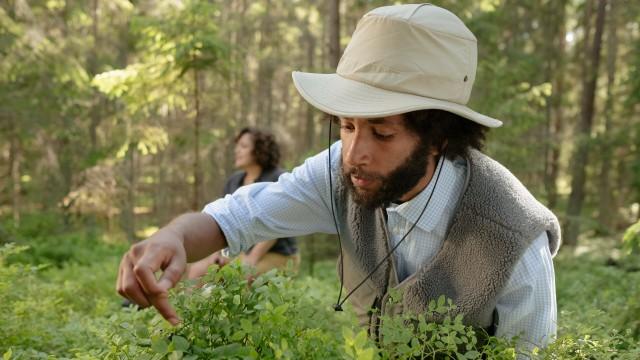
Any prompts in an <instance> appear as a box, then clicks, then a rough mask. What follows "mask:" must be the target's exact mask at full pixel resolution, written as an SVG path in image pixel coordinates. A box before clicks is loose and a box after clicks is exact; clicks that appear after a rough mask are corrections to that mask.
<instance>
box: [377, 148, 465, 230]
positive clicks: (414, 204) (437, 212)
mask: <svg viewBox="0 0 640 360" xmlns="http://www.w3.org/2000/svg"><path fill="white" fill-rule="evenodd" d="M456 162H457V160H456ZM456 166H459V165H458V164H457V163H456V164H454V162H452V161H451V160H449V159H446V158H444V159H441V161H439V162H438V166H437V167H436V169H435V171H434V173H433V174H434V175H433V177H432V178H431V180H430V181H429V184H428V185H427V186H426V187H425V188H424V189H423V190H422V191H421V192H420V193H419V194H418V195H416V196H415V197H414V198H413V199H411V200H409V201H407V202H404V203H402V204H400V205H391V207H389V208H387V211H391V212H393V211H395V212H396V213H397V214H398V215H399V216H401V217H403V218H404V219H405V220H406V221H407V222H409V223H414V222H415V220H416V219H417V218H418V216H420V213H421V212H422V210H423V208H424V206H425V204H426V203H427V201H429V197H430V196H431V193H432V192H433V196H431V200H430V201H429V204H428V206H427V208H426V210H425V211H424V214H422V217H420V220H419V221H418V223H417V224H416V226H417V227H419V228H420V229H421V230H423V231H426V232H431V231H433V230H434V229H435V227H436V225H438V224H439V223H440V221H442V220H443V217H445V216H446V217H447V219H446V220H449V218H451V217H452V216H453V214H450V213H449V212H447V211H446V208H447V204H448V202H449V201H451V200H452V199H457V197H455V198H454V195H457V194H453V191H454V189H455V183H456V181H457V180H458V178H459V176H461V175H460V172H459V171H457V170H459V169H456ZM440 168H442V171H441V174H440V177H439V178H438V180H437V185H436V178H437V177H438V171H440ZM434 186H436V188H435V191H434Z"/></svg>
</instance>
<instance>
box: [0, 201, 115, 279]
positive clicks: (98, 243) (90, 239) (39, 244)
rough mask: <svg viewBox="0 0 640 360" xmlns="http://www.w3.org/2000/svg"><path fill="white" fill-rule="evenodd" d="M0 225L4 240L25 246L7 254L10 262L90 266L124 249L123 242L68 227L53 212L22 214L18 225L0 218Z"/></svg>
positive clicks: (58, 265)
mask: <svg viewBox="0 0 640 360" xmlns="http://www.w3.org/2000/svg"><path fill="white" fill-rule="evenodd" d="M0 226H1V227H3V228H4V229H6V235H5V236H6V237H7V238H8V239H11V241H13V242H16V243H17V244H18V245H28V248H26V249H24V250H23V251H20V252H19V253H17V254H14V255H13V256H12V257H11V261H12V262H21V263H26V264H31V265H34V266H40V265H52V266H55V267H63V266H65V265H69V264H80V265H90V264H93V263H95V262H96V261H101V260H103V259H104V258H105V257H108V256H114V255H116V254H121V253H122V252H123V251H124V249H125V247H124V246H125V245H124V244H108V243H106V242H104V241H102V240H101V239H100V234H99V233H97V232H92V231H87V230H77V229H74V230H71V229H69V228H70V225H68V224H65V220H64V218H63V217H62V216H60V215H59V214H56V213H54V212H43V213H36V214H29V215H25V216H23V218H22V221H21V224H20V226H19V227H18V228H15V227H14V226H13V222H12V221H11V220H8V219H3V221H1V222H0ZM75 227H78V224H76V225H75ZM3 241H4V240H3ZM0 243H1V242H0Z"/></svg>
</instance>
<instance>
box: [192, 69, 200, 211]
mask: <svg viewBox="0 0 640 360" xmlns="http://www.w3.org/2000/svg"><path fill="white" fill-rule="evenodd" d="M193 98H194V107H195V116H194V119H193V143H194V144H193V199H192V201H191V209H192V210H194V211H197V210H199V209H200V203H201V201H202V199H201V198H202V169H201V168H200V73H199V71H198V70H193Z"/></svg>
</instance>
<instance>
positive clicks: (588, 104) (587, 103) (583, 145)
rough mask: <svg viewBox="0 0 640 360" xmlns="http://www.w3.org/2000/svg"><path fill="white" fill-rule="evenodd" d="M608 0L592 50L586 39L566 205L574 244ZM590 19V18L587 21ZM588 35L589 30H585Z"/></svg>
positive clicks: (602, 3)
mask: <svg viewBox="0 0 640 360" xmlns="http://www.w3.org/2000/svg"><path fill="white" fill-rule="evenodd" d="M606 5H607V1H606V0H599V1H598V12H597V17H596V29H595V34H594V36H593V45H592V47H591V49H590V50H591V51H589V46H588V45H587V44H588V41H586V40H587V39H585V50H586V51H585V55H586V56H585V59H584V61H585V67H584V68H585V73H584V77H583V86H582V87H583V93H582V106H581V111H580V122H579V123H578V129H577V144H576V151H575V152H574V155H573V158H572V164H573V168H572V171H571V174H572V178H571V195H570V196H569V204H568V206H567V227H566V230H565V235H564V239H565V244H566V245H568V246H575V245H577V242H578V235H579V234H580V214H581V212H582V205H583V203H584V197H585V191H584V189H585V182H586V166H587V165H588V161H589V143H590V139H589V137H590V135H591V128H592V123H593V114H594V112H595V104H594V103H595V92H596V86H597V82H598V65H599V64H600V47H601V45H602V32H603V28H604V18H605V13H606ZM589 21H590V18H589V17H587V23H588V22H589ZM585 33H586V34H588V32H586V31H585Z"/></svg>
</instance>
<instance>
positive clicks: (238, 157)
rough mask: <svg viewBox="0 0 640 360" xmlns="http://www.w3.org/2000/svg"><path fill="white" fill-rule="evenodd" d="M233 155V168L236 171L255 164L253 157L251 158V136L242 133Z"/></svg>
mask: <svg viewBox="0 0 640 360" xmlns="http://www.w3.org/2000/svg"><path fill="white" fill-rule="evenodd" d="M234 155H235V167H236V168H238V169H242V168H245V167H247V166H250V165H254V164H256V159H255V156H253V137H252V136H251V134H249V133H244V134H243V135H242V136H241V137H240V139H238V141H237V142H236V147H235V150H234Z"/></svg>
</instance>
